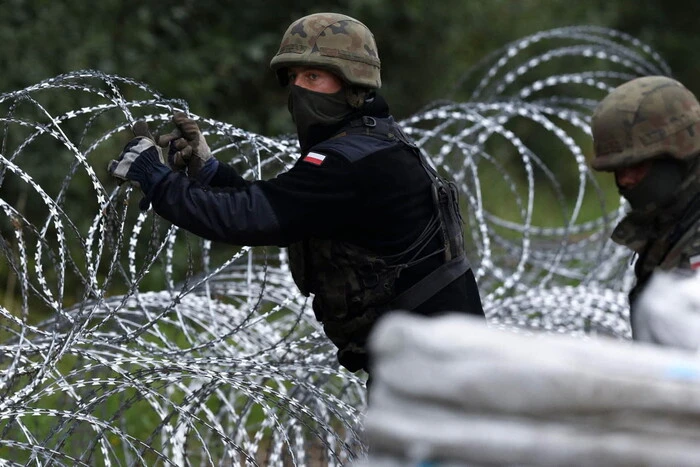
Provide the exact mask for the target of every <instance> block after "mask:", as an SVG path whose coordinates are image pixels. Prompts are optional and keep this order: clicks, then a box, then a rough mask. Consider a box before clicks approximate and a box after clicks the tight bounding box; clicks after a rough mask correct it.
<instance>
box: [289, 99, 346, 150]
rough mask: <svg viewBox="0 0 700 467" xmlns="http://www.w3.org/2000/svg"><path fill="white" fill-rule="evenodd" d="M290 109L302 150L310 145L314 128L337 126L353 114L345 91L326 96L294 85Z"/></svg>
mask: <svg viewBox="0 0 700 467" xmlns="http://www.w3.org/2000/svg"><path fill="white" fill-rule="evenodd" d="M288 107H289V113H291V114H292V119H293V120H294V123H295V124H296V126H297V133H298V135H299V143H300V144H301V147H302V149H304V148H306V145H307V144H308V143H309V141H308V140H309V133H310V130H311V129H312V128H313V127H319V126H331V125H335V124H337V123H340V122H342V121H343V120H344V119H345V118H346V117H347V116H348V115H350V114H351V113H352V112H353V108H352V107H350V105H349V104H348V103H347V100H346V99H345V90H344V89H341V90H340V91H338V92H336V93H333V94H325V93H322V92H315V91H309V90H308V89H305V88H302V87H299V86H294V85H291V86H289V101H288Z"/></svg>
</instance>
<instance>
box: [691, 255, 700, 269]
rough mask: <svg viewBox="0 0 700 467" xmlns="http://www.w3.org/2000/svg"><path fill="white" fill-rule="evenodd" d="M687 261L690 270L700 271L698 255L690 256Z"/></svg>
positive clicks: (699, 257) (699, 256)
mask: <svg viewBox="0 0 700 467" xmlns="http://www.w3.org/2000/svg"><path fill="white" fill-rule="evenodd" d="M688 261H689V262H690V269H692V270H693V271H695V270H696V269H700V255H695V256H691V257H690V259H689V260H688Z"/></svg>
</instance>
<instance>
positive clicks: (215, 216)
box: [149, 96, 484, 316]
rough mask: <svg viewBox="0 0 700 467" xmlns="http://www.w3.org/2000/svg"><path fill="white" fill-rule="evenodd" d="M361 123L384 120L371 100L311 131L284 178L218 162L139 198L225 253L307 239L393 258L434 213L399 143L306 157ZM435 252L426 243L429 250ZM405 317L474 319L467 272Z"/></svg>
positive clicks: (421, 178)
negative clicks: (207, 177) (204, 179)
mask: <svg viewBox="0 0 700 467" xmlns="http://www.w3.org/2000/svg"><path fill="white" fill-rule="evenodd" d="M362 115H368V116H374V117H378V118H385V117H388V116H389V110H388V107H387V105H386V103H385V102H384V100H383V99H382V98H381V97H379V96H377V97H376V98H375V99H374V102H372V103H371V104H368V105H366V106H365V107H364V108H363V109H362V111H361V112H359V113H356V114H354V115H352V116H350V117H349V118H348V120H347V121H346V122H343V123H341V124H339V125H337V126H335V127H332V128H328V127H325V128H317V129H315V131H313V132H311V144H310V146H311V148H310V151H305V152H304V153H302V155H301V157H300V158H299V159H298V160H297V161H296V163H295V165H294V167H292V168H291V169H290V170H289V171H287V172H285V173H282V174H280V175H279V176H277V177H275V178H273V179H270V180H258V181H252V182H251V181H247V180H244V179H243V178H241V177H240V176H239V175H238V174H237V173H236V171H235V170H234V169H233V168H231V167H230V166H227V165H225V164H219V168H218V170H217V172H216V173H215V175H214V177H213V178H212V180H211V181H210V183H209V185H208V186H203V185H201V184H199V183H198V182H196V181H192V180H190V179H188V178H187V177H186V176H185V175H183V174H181V173H174V172H173V173H170V174H169V175H168V176H167V177H166V178H165V179H164V180H163V181H161V182H160V183H158V184H157V185H156V186H155V187H154V188H153V189H152V191H151V193H149V197H150V198H151V202H152V204H153V208H154V210H155V211H156V212H157V213H158V214H159V215H160V216H162V217H164V218H165V219H167V220H169V221H171V222H172V223H174V224H175V225H177V226H179V227H182V228H184V229H186V230H188V231H190V232H193V233H195V234H197V235H199V236H201V237H204V238H207V239H209V240H213V241H219V242H226V243H230V244H234V245H279V246H287V245H289V244H291V243H293V242H296V241H299V240H302V239H304V238H309V237H314V238H327V239H333V240H340V241H344V242H348V243H352V244H356V245H358V246H360V247H363V248H366V249H369V250H371V251H373V252H375V253H376V254H378V255H383V256H384V255H393V254H396V253H398V252H401V251H403V250H405V249H406V248H407V247H408V246H409V245H410V244H411V243H412V242H413V241H414V240H415V239H416V238H417V236H418V235H420V233H421V232H422V231H423V229H424V227H425V225H426V223H427V222H428V220H429V219H430V217H431V215H432V213H433V210H434V208H433V202H432V195H431V189H430V180H429V179H428V177H427V175H426V173H425V170H424V169H423V168H422V167H421V165H420V162H419V160H418V158H417V157H416V155H415V154H414V153H412V151H410V150H408V149H407V147H406V146H405V145H403V144H395V145H392V146H391V147H388V148H384V149H383V150H381V151H378V152H374V153H371V154H368V155H366V156H365V157H362V158H359V160H348V159H347V158H345V157H342V156H341V155H339V154H336V153H334V152H332V151H326V153H325V154H320V157H318V156H315V155H314V154H315V153H314V149H313V146H314V145H315V143H320V142H322V141H325V140H327V139H329V138H331V137H333V136H334V135H335V134H336V132H337V131H338V130H339V129H340V128H342V127H343V126H344V125H346V124H347V122H348V121H350V120H354V119H357V118H358V117H359V116H362ZM309 154H311V156H310V155H309ZM319 159H323V160H322V161H319ZM439 248H441V245H440V242H439V239H438V238H435V239H434V241H433V242H432V243H431V244H430V245H429V249H430V251H435V250H437V249H439ZM440 264H442V261H441V259H440V257H439V255H438V256H434V257H432V258H430V259H428V260H426V261H423V262H421V263H420V264H418V265H416V266H414V267H412V268H409V269H406V270H405V271H402V272H401V275H400V277H399V279H398V280H397V283H396V289H397V293H400V292H401V291H403V290H405V289H407V288H409V287H410V286H411V285H412V284H414V283H415V282H417V281H418V280H419V279H421V278H422V277H424V276H425V275H426V274H428V273H430V272H431V271H432V270H434V269H435V268H437V267H438V266H439V265H440ZM413 311H414V312H416V313H420V314H424V315H435V314H439V313H443V312H446V311H458V312H466V313H470V314H476V315H482V316H483V314H484V312H483V309H482V305H481V300H480V297H479V292H478V288H477V285H476V281H475V279H474V275H473V273H472V271H471V270H469V271H467V272H466V273H465V274H464V276H462V277H460V278H458V279H457V280H455V281H454V282H453V283H451V284H450V285H449V286H447V287H446V288H444V289H443V290H442V291H441V292H440V293H438V294H437V295H435V296H434V297H433V298H432V299H430V300H428V301H427V302H425V303H423V304H422V305H421V306H419V307H418V308H417V309H415V310H413Z"/></svg>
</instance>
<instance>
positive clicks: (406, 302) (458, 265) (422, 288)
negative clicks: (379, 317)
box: [389, 255, 471, 310]
mask: <svg viewBox="0 0 700 467" xmlns="http://www.w3.org/2000/svg"><path fill="white" fill-rule="evenodd" d="M470 268H471V265H470V264H469V260H468V259H467V257H466V256H464V255H462V256H458V257H457V258H454V259H452V260H450V261H448V262H447V263H445V264H443V265H442V266H440V267H439V268H437V269H435V270H434V271H433V272H431V273H430V274H428V275H427V276H425V277H424V278H423V279H421V280H419V281H418V282H416V283H415V284H413V285H412V286H411V287H410V288H409V289H407V290H405V291H403V292H402V293H401V295H399V296H398V297H396V298H395V299H394V300H392V301H391V302H390V303H389V309H393V310H414V309H416V308H418V307H419V306H420V305H422V304H423V303H425V301H426V300H428V299H429V298H431V297H432V296H434V295H435V294H437V293H438V292H439V291H441V290H442V289H444V288H445V287H446V286H447V285H448V284H450V283H452V281H454V280H455V279H457V278H458V277H460V276H461V275H462V274H464V273H465V272H467V271H468V270H469V269H470Z"/></svg>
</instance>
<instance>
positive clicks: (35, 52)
mask: <svg viewBox="0 0 700 467" xmlns="http://www.w3.org/2000/svg"><path fill="white" fill-rule="evenodd" d="M321 11H335V12H339V13H345V14H348V15H350V16H353V17H356V18H358V19H359V20H361V21H362V22H364V23H365V24H366V25H367V26H368V27H369V28H370V29H371V30H372V31H373V33H374V35H375V38H376V40H377V44H378V48H379V54H380V58H381V60H382V75H383V81H384V87H383V93H384V95H385V96H386V97H387V98H388V101H389V103H390V105H391V106H392V110H393V112H394V114H395V116H396V117H397V118H399V119H401V118H405V117H407V116H409V115H411V114H412V113H414V112H416V111H418V110H419V109H421V108H422V107H424V106H425V105H427V104H429V103H430V102H432V101H434V100H437V99H441V98H446V97H448V95H452V94H451V93H452V92H453V87H454V83H455V82H457V81H458V80H459V78H460V77H461V76H462V75H463V74H464V73H465V72H466V71H467V70H469V68H470V67H471V66H472V65H474V64H475V63H477V62H478V61H479V59H481V58H483V57H484V56H486V55H487V54H488V53H489V52H491V51H494V50H496V49H497V48H499V47H502V46H504V45H505V44H507V43H508V42H510V41H513V40H516V39H519V38H521V37H524V36H526V35H529V34H532V33H534V32H536V31H540V30H544V29H550V28H556V27H562V26H567V25H596V26H604V27H609V28H613V29H617V30H620V31H623V32H626V33H628V34H630V35H632V36H634V37H637V38H639V39H641V40H642V41H644V42H646V43H648V44H649V45H651V46H652V47H653V48H655V49H656V50H657V51H658V52H659V53H660V54H661V55H662V57H663V58H664V59H665V60H666V61H667V62H668V63H669V64H670V66H671V69H672V70H673V71H674V73H675V76H676V78H678V79H679V80H680V81H682V82H684V83H685V84H686V85H687V86H688V87H689V88H690V89H691V90H692V91H694V92H696V93H698V91H700V82H699V81H698V80H697V76H698V75H699V73H698V71H700V70H699V68H700V59H698V56H699V55H700V49H698V48H697V46H696V44H697V41H696V40H695V32H696V27H697V26H696V24H697V18H699V17H700V2H680V1H673V0H671V1H660V0H637V1H635V2H610V1H605V0H588V1H585V2H583V1H571V0H488V1H486V0H483V1H464V0H441V1H431V0H402V1H394V0H345V1H335V2H328V1H311V0H294V1H282V0H276V1H274V2H272V1H265V0H259V1H242V0H234V1H227V2H221V1H212V0H198V1H194V0H183V1H179V2H168V1H159V2H142V1H134V0H126V1H125V0H101V1H99V2H77V1H73V2H55V1H49V0H3V1H2V2H0V18H1V19H2V20H1V21H0V41H1V42H2V47H0V64H1V65H2V73H0V93H1V92H6V91H11V90H18V89H22V88H24V87H26V86H28V85H31V84H35V83H37V82H39V81H40V80H43V79H46V78H50V77H53V76H56V75H59V74H63V73H66V72H69V71H74V70H80V69H95V70H99V71H102V72H105V73H110V74H117V75H120V76H124V77H130V78H134V79H136V80H138V81H142V82H144V83H147V84H148V85H150V86H151V87H152V88H153V89H155V90H157V91H159V92H160V93H162V94H163V95H164V96H165V97H169V98H181V99H184V100H186V101H187V102H188V103H189V104H190V108H191V110H192V111H193V112H194V113H196V114H198V115H202V116H206V117H209V118H213V119H217V120H220V121H225V122H228V123H232V124H234V125H236V126H238V127H241V128H243V129H246V130H248V131H253V132H256V133H261V134H265V135H268V136H274V135H277V134H280V133H287V132H291V131H292V130H293V127H292V125H291V121H290V119H289V116H288V113H287V109H286V94H285V92H284V90H282V89H280V88H279V86H278V85H277V83H276V81H275V78H274V75H273V73H271V72H270V70H269V68H268V64H269V61H270V59H271V57H272V56H273V55H274V53H275V52H276V51H277V47H278V45H279V41H280V39H281V36H282V34H283V32H284V31H285V29H286V27H287V26H288V25H289V24H290V23H291V22H292V21H293V20H295V19H297V18H299V17H301V16H304V15H307V14H311V13H315V12H321Z"/></svg>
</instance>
